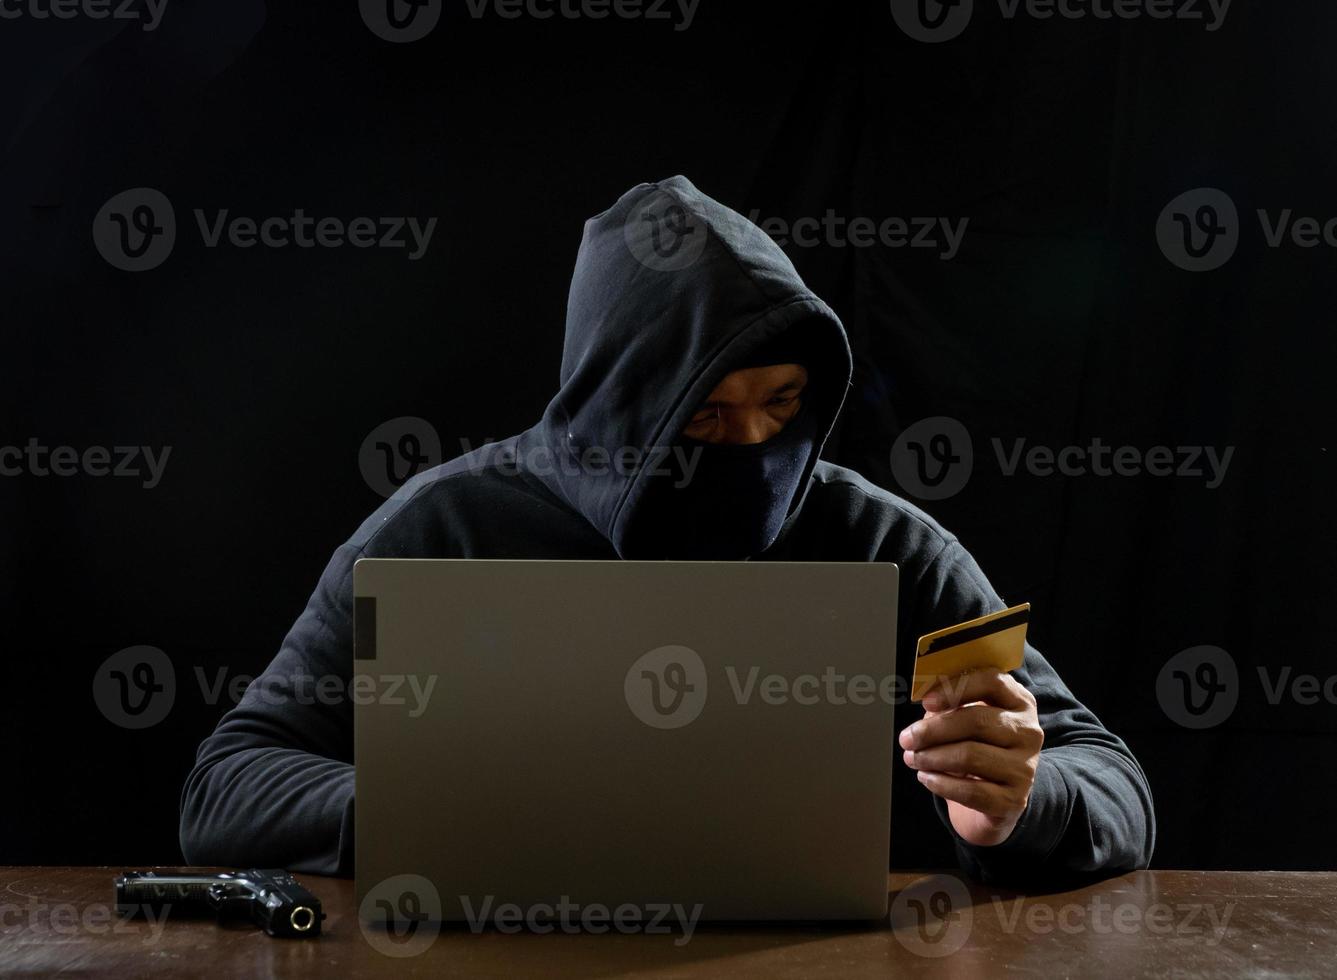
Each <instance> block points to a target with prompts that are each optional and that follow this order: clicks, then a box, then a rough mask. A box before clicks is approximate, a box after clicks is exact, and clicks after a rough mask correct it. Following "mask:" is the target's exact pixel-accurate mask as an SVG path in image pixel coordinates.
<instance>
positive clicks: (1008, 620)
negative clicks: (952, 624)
mask: <svg viewBox="0 0 1337 980" xmlns="http://www.w3.org/2000/svg"><path fill="white" fill-rule="evenodd" d="M1030 618H1031V611H1030V610H1029V609H1018V610H1017V611H1016V612H1014V613H1012V614H1011V615H1008V616H1000V617H999V618H998V619H995V620H993V621H992V622H989V623H980V624H979V625H978V626H969V627H967V628H966V629H963V630H957V631H956V632H955V633H948V634H947V635H946V636H940V637H938V638H937V639H936V640H930V641H929V644H928V649H927V650H925V651H924V652H923V653H921V654H920V656H921V657H927V656H928V655H929V654H930V653H938V652H940V651H942V650H946V649H948V648H949V647H956V646H960V645H961V644H962V643H969V642H970V641H971V640H978V639H979V638H980V637H982V636H992V635H993V634H994V633H1001V632H1003V630H1010V629H1012V628H1013V627H1014V626H1024V625H1025V624H1026V623H1028V622H1029V621H1030Z"/></svg>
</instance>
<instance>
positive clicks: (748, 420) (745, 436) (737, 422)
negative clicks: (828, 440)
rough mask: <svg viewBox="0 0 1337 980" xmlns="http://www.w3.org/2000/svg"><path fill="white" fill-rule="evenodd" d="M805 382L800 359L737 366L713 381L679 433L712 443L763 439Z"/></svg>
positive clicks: (779, 424) (793, 405) (789, 414)
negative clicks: (703, 400)
mask: <svg viewBox="0 0 1337 980" xmlns="http://www.w3.org/2000/svg"><path fill="white" fill-rule="evenodd" d="M807 384H808V371H807V369H806V368H804V367H803V365H802V364H771V365H767V366H766V367H753V368H740V369H739V370H737V371H733V372H730V373H729V374H727V375H725V376H724V379H723V380H722V381H720V383H719V384H718V385H716V386H715V390H714V391H712V392H711V393H710V397H708V398H707V399H706V400H705V403H704V404H703V405H702V406H701V407H700V408H699V409H697V411H696V414H695V415H693V416H692V419H691V421H690V422H688V423H687V425H686V426H685V427H684V428H683V430H682V434H683V436H685V437H686V438H688V439H696V440H698V441H700V442H708V443H714V444H716V445H730V446H748V445H752V444H753V443H758V442H765V441H766V440H767V439H769V438H771V437H772V436H774V435H775V434H776V433H777V432H779V431H780V430H781V429H783V428H784V427H785V425H786V424H787V423H788V422H789V420H790V419H792V418H793V417H794V414H795V413H796V412H797V411H798V410H799V406H800V405H801V404H802V395H803V389H804V388H805V387H806V386H807Z"/></svg>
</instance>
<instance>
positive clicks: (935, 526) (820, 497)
mask: <svg viewBox="0 0 1337 980" xmlns="http://www.w3.org/2000/svg"><path fill="white" fill-rule="evenodd" d="M809 497H810V502H811V503H812V504H816V505H817V509H819V510H821V511H823V512H825V513H826V514H827V515H828V516H829V515H832V514H836V515H843V516H844V519H845V520H846V521H847V522H848V524H849V525H850V526H851V527H857V528H863V529H867V530H868V531H870V532H872V531H876V532H877V533H878V534H879V535H880V536H882V537H883V540H886V541H895V542H897V543H898V545H897V550H899V551H901V552H905V551H909V550H913V551H915V552H918V553H921V554H922V553H924V552H928V553H929V554H930V555H932V554H936V553H938V552H940V551H941V550H942V549H944V548H946V547H947V546H948V545H951V544H955V543H956V536H955V535H954V534H952V533H951V532H950V531H948V530H947V529H946V528H944V527H943V526H942V525H941V524H939V523H938V521H937V520H936V519H935V518H934V517H933V516H932V515H930V514H929V513H928V512H926V511H925V510H923V509H922V508H920V507H918V506H916V505H915V504H913V503H911V502H910V501H908V500H906V499H905V498H904V497H900V496H897V495H896V494H894V493H892V492H891V491H890V490H888V489H886V488H885V487H882V486H879V485H878V484H876V483H873V482H872V481H871V480H869V479H868V478H867V477H865V476H863V475H862V474H861V473H858V472H857V471H855V470H852V469H850V468H848V467H845V466H838V465H836V464H835V463H830V462H827V461H826V460H820V461H818V463H817V465H816V467H815V468H814V469H813V472H812V486H811V488H810V489H809Z"/></svg>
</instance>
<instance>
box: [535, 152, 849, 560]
mask: <svg viewBox="0 0 1337 980" xmlns="http://www.w3.org/2000/svg"><path fill="white" fill-rule="evenodd" d="M796 329H797V330H802V331H803V332H804V333H805V350H807V351H809V352H811V356H810V357H809V359H808V360H809V363H808V365H807V367H808V374H809V382H808V389H807V390H806V391H805V393H804V409H803V410H804V411H805V412H808V411H811V412H813V413H815V414H816V416H817V432H818V439H817V442H816V448H815V450H814V451H813V452H812V453H811V455H810V457H809V459H808V462H807V465H806V467H805V469H804V472H803V474H802V477H801V479H800V481H799V484H798V486H799V490H798V492H797V493H795V495H794V499H793V502H792V503H791V505H790V508H789V515H788V516H789V518H790V520H787V522H786V529H787V527H788V525H789V524H792V518H793V517H794V515H795V514H796V513H797V512H798V510H799V509H800V508H801V507H802V504H803V500H804V499H805V497H806V491H807V487H808V485H809V482H810V477H811V474H812V470H813V467H814V466H815V465H816V462H817V457H818V455H819V454H820V452H821V448H822V445H823V444H824V443H825V441H826V439H827V437H828V435H829V434H830V431H831V429H832V427H833V425H834V423H835V420H836V416H837V415H838V414H839V412H840V408H841V405H842V404H843V403H844V399H845V394H846V392H847V390H848V389H849V385H850V377H851V374H852V361H851V356H850V347H849V342H848V340H847V338H846V335H845V329H844V327H843V326H842V325H841V323H840V320H839V319H838V318H837V317H836V315H835V313H834V312H833V311H832V310H831V309H830V307H828V306H827V305H826V304H825V303H824V302H822V301H821V300H820V299H818V298H817V296H815V295H814V294H813V293H812V292H811V291H810V290H809V289H808V288H807V287H806V286H805V285H804V284H803V281H802V280H801V279H800V278H799V275H798V272H797V271H796V270H795V269H794V266H793V264H792V263H791V262H790V261H789V258H788V257H787V256H786V255H785V254H784V252H783V251H781V249H780V247H779V246H778V245H776V244H775V242H774V241H773V240H772V239H771V238H770V237H769V236H768V235H766V234H765V233H764V232H763V231H762V230H761V229H760V228H758V227H757V226H756V225H755V224H753V223H752V222H751V221H749V220H748V219H747V218H745V217H744V216H743V215H741V214H739V213H738V212H736V211H733V210H731V209H729V208H727V207H725V206H724V205H722V204H720V203H719V202H718V201H715V200H713V199H711V198H710V197H707V196H706V195H705V194H703V193H701V192H700V191H699V190H697V189H696V187H694V186H693V185H692V183H691V181H689V180H687V178H685V177H681V176H679V177H673V178H671V179H669V180H663V181H659V182H657V183H653V184H640V185H638V186H636V187H634V188H632V189H631V190H629V191H628V192H627V193H625V194H623V195H622V197H621V198H619V199H618V201H617V203H616V204H614V205H613V206H612V207H611V208H609V209H608V210H607V211H604V212H603V213H602V214H598V215H595V216H594V217H593V218H590V219H589V220H588V221H586V222H585V230H584V235H583V237H582V239H581V244H580V252H579V254H578V256H577V259H576V268H575V273H574V275H573V276H572V280H571V292H570V296H569V299H568V302H567V313H566V339H565V343H564V346H563V350H562V368H561V378H560V382H561V385H560V388H559V390H558V392H557V394H556V396H555V397H554V398H553V399H552V401H551V402H550V403H549V404H548V407H547V408H546V410H545V411H544V414H543V418H542V420H541V421H540V422H539V423H538V425H537V426H535V427H534V428H533V429H531V430H530V432H529V433H527V434H526V435H527V436H528V437H529V438H527V439H525V440H524V442H526V443H530V444H531V446H532V445H533V443H535V442H537V443H538V444H540V445H542V446H543V447H544V449H545V454H546V453H550V454H551V458H552V459H553V460H554V462H555V463H557V465H553V466H548V467H545V468H544V470H543V474H542V475H541V477H540V478H541V479H542V480H543V481H544V483H545V484H547V485H548V487H549V489H551V490H552V491H553V492H554V493H556V494H557V495H558V496H559V497H561V498H562V499H564V500H565V501H566V502H567V503H568V504H569V505H570V506H571V507H573V508H574V509H575V510H577V511H578V512H579V513H581V514H582V515H583V516H584V517H585V518H586V519H587V520H588V521H589V522H590V523H591V524H592V525H593V526H594V527H595V528H596V529H597V530H598V531H599V532H601V533H602V534H603V535H604V536H605V537H607V538H608V540H609V541H610V542H611V544H612V545H613V547H614V548H615V549H616V551H617V553H618V554H619V555H620V556H621V557H623V558H628V557H632V558H634V557H637V548H636V540H637V536H638V532H637V528H640V527H644V526H645V522H646V521H647V520H653V514H650V513H646V512H645V500H646V489H647V487H648V486H649V485H650V483H651V481H652V480H655V479H661V478H665V476H664V474H665V472H666V470H667V468H668V466H669V463H670V456H671V453H672V447H673V446H675V444H676V443H677V442H678V438H679V434H680V433H681V431H682V429H683V427H684V426H685V425H686V424H687V422H688V420H689V419H690V418H691V416H692V415H693V413H694V412H695V411H696V410H697V408H698V407H699V406H700V404H701V403H702V402H704V401H705V399H706V397H707V396H708V395H709V394H710V392H711V391H712V390H713V389H714V388H715V386H716V385H717V384H718V383H719V381H720V380H721V379H722V378H723V377H724V376H725V375H726V374H728V373H729V372H730V371H732V370H734V368H735V366H737V365H739V364H741V363H742V362H744V361H745V360H746V359H747V356H748V354H749V353H750V352H752V351H753V350H754V349H755V348H757V347H758V346H760V345H762V344H765V343H767V342H768V341H770V340H771V339H773V338H775V337H778V336H779V335H781V334H785V333H787V332H788V331H791V330H796ZM783 534H784V531H783V530H782V532H781V536H782V537H783Z"/></svg>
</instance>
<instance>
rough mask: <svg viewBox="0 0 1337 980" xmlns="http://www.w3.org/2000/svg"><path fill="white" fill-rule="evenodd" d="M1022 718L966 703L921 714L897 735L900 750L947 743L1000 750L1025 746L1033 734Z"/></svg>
mask: <svg viewBox="0 0 1337 980" xmlns="http://www.w3.org/2000/svg"><path fill="white" fill-rule="evenodd" d="M1025 720H1026V719H1025V717H1024V716H1022V715H1018V714H1014V713H1012V712H1010V711H1004V710H1003V709H1002V708H995V707H993V706H992V705H988V704H969V705H966V706H965V707H964V708H957V709H955V710H954V711H948V712H945V713H943V714H931V715H925V716H924V717H923V718H921V719H920V720H919V721H917V722H915V723H914V724H913V725H907V726H906V727H905V728H904V729H903V730H902V731H901V736H900V745H901V748H903V749H914V750H918V749H927V748H929V747H931V746H934V745H947V744H949V743H951V742H971V741H974V742H988V743H989V744H990V745H998V746H1001V747H1003V748H1015V747H1017V746H1022V745H1028V744H1029V743H1030V742H1031V741H1032V740H1033V735H1032V733H1031V732H1030V731H1029V729H1028V728H1026V727H1024V722H1025Z"/></svg>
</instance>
